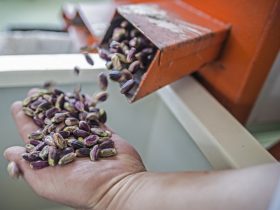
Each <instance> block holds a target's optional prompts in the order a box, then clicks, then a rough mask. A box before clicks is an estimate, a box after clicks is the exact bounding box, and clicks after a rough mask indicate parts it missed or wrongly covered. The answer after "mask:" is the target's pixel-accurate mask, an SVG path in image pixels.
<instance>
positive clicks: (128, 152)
mask: <svg viewBox="0 0 280 210" xmlns="http://www.w3.org/2000/svg"><path fill="white" fill-rule="evenodd" d="M34 92H36V90H35V89H33V90H31V91H30V92H29V94H28V95H31V94H34ZM21 108H22V105H21V102H15V103H14V104H13V105H12V115H13V117H14V120H15V122H16V125H17V128H18V131H19V133H20V135H21V137H22V139H23V140H24V142H25V143H27V142H28V141H29V140H28V138H27V136H28V134H30V133H31V132H33V131H35V130H37V129H38V127H37V126H36V125H35V124H34V123H33V121H32V120H31V119H30V118H29V117H27V116H26V115H25V114H24V113H23V111H22V109H21ZM112 139H113V140H114V142H115V147H116V149H117V152H118V154H117V156H114V157H110V158H106V159H100V160H99V161H96V162H92V161H91V160H90V159H89V158H77V159H76V160H75V161H74V162H72V163H71V164H68V165H65V166H63V167H47V168H44V169H40V170H33V169H31V168H30V167H29V164H28V162H26V161H25V160H23V159H22V157H21V154H23V153H24V152H25V148H24V147H19V146H15V147H10V148H8V149H6V151H5V152H4V156H5V158H6V159H8V160H9V161H15V162H16V164H17V165H18V167H19V168H20V170H21V173H22V177H23V178H24V179H25V180H26V182H27V183H28V184H29V185H30V186H31V187H32V189H33V190H34V191H35V192H36V193H37V194H38V195H40V196H42V197H44V198H47V199H50V200H52V201H55V202H59V203H62V204H65V205H67V206H71V207H73V208H79V209H93V208H94V209H106V208H107V207H108V206H109V205H110V202H111V200H112V199H113V198H114V197H115V196H116V194H117V193H118V192H119V191H120V189H121V188H122V187H123V186H124V185H125V184H126V183H127V182H128V181H129V180H131V179H132V178H133V177H134V176H136V175H137V174H140V172H143V171H145V167H144V165H143V163H142V161H141V158H140V156H139V154H138V153H137V152H136V151H135V149H134V148H133V147H132V146H131V145H129V144H128V143H127V142H126V141H125V140H123V139H122V138H121V137H119V136H118V135H116V134H113V135H112Z"/></svg>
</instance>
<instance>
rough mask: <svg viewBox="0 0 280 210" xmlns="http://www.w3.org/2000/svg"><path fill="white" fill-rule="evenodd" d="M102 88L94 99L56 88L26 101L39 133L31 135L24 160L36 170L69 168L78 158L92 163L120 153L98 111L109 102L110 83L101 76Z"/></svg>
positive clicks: (101, 111)
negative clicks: (100, 106) (62, 166)
mask: <svg viewBox="0 0 280 210" xmlns="http://www.w3.org/2000/svg"><path fill="white" fill-rule="evenodd" d="M99 79H100V88H101V89H102V90H103V91H101V92H99V93H97V94H96V95H95V97H94V99H92V97H89V96H87V95H85V94H82V93H81V92H80V90H77V89H76V90H75V91H74V92H73V93H65V92H63V91H61V90H59V89H56V88H49V89H41V90H40V91H39V92H37V93H35V94H33V95H31V96H29V97H27V98H26V99H24V101H23V108H22V110H23V111H24V113H25V114H26V115H27V116H29V117H31V118H32V119H33V122H34V123H35V124H36V125H37V126H38V127H39V130H37V131H35V132H33V133H31V134H30V135H29V136H28V138H29V143H28V144H26V145H25V148H26V153H24V154H23V155H22V157H23V158H24V159H25V160H26V161H28V162H30V167H31V168H33V169H41V168H44V167H47V166H55V165H65V164H68V163H70V162H72V161H74V160H75V159H76V158H77V157H89V158H90V159H91V160H92V161H97V160H98V159H99V158H106V157H111V156H114V155H116V154H117V151H116V149H115V146H114V142H113V140H112V139H111V137H112V133H111V132H110V131H109V130H107V129H105V126H104V123H105V122H106V120H107V115H106V112H105V110H104V109H102V108H97V104H98V103H99V102H103V101H105V100H106V99H107V97H108V94H107V92H106V91H105V90H106V89H107V85H108V81H107V77H106V76H105V75H104V73H101V74H100V75H99Z"/></svg>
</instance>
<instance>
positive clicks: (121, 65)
mask: <svg viewBox="0 0 280 210" xmlns="http://www.w3.org/2000/svg"><path fill="white" fill-rule="evenodd" d="M156 50H157V49H156V47H155V46H154V45H153V43H152V42H150V41H149V40H148V39H147V38H146V37H145V36H144V35H142V34H141V33H140V31H139V30H137V29H135V28H134V27H133V26H132V24H130V23H129V22H127V21H126V20H123V21H121V22H120V24H119V25H117V26H116V27H115V28H114V30H113V33H112V36H111V37H110V39H109V40H108V44H107V45H106V46H101V48H99V50H98V52H99V56H100V57H101V58H102V59H104V60H106V61H107V63H106V67H107V69H108V70H110V71H109V73H108V74H109V78H110V79H111V80H112V81H115V82H118V83H119V84H120V87H121V89H120V92H121V93H122V94H125V96H126V97H128V98H131V97H132V96H133V95H134V93H135V91H136V90H137V87H138V86H139V84H140V81H141V77H142V75H143V74H144V73H145V72H146V70H147V69H148V67H149V65H150V63H151V61H152V60H153V58H154V56H155V53H156Z"/></svg>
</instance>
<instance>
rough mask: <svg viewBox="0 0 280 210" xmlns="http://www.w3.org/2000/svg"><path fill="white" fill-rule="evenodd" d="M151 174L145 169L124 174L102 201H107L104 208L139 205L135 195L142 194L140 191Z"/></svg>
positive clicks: (109, 209)
mask: <svg viewBox="0 0 280 210" xmlns="http://www.w3.org/2000/svg"><path fill="white" fill-rule="evenodd" d="M150 174H151V173H150V172H147V171H143V172H138V173H133V174H128V175H126V176H124V177H123V178H122V179H120V180H119V181H118V182H117V183H116V184H114V185H113V186H112V187H111V188H110V189H109V190H108V192H107V193H106V198H105V197H104V199H103V201H102V202H105V205H104V204H103V207H105V208H103V209H108V210H111V209H112V210H113V209H114V210H118V209H121V210H125V209H133V208H132V207H131V206H134V205H138V204H137V203H135V199H134V196H137V195H139V194H141V193H140V192H139V191H141V190H142V189H141V188H142V186H143V185H144V183H145V182H146V181H147V180H148V179H149V176H150ZM97 209H99V208H97ZM100 209H102V208H100Z"/></svg>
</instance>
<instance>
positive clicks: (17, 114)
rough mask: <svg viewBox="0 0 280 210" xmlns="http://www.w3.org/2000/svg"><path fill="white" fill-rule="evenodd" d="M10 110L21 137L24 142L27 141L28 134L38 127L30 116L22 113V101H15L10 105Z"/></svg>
mask: <svg viewBox="0 0 280 210" xmlns="http://www.w3.org/2000/svg"><path fill="white" fill-rule="evenodd" d="M11 110H12V115H13V118H14V120H15V122H16V126H17V129H18V131H19V134H20V136H21V138H22V139H23V140H24V142H28V141H29V140H28V134H30V133H31V132H33V131H35V130H37V129H38V127H37V126H36V125H35V124H34V123H33V121H32V119H31V118H29V117H27V116H26V115H25V114H24V112H23V111H22V103H21V102H20V101H18V102H15V103H14V104H13V105H12V108H11Z"/></svg>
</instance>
